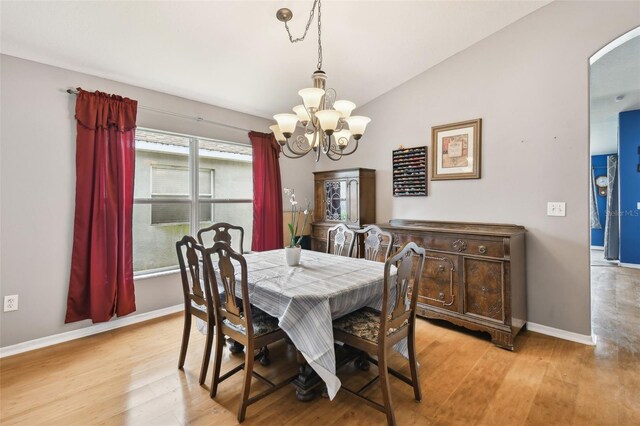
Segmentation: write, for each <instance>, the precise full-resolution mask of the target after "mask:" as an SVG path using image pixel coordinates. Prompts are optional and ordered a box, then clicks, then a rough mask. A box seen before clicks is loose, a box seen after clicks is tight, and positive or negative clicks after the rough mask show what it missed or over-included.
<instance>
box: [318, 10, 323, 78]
mask: <svg viewBox="0 0 640 426" xmlns="http://www.w3.org/2000/svg"><path fill="white" fill-rule="evenodd" d="M321 6H322V3H321V2H320V0H318V69H319V70H321V69H322V10H321Z"/></svg>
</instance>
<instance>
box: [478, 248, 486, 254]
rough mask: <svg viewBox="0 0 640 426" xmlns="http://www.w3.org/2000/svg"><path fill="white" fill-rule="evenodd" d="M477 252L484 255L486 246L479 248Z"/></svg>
mask: <svg viewBox="0 0 640 426" xmlns="http://www.w3.org/2000/svg"><path fill="white" fill-rule="evenodd" d="M478 251H479V252H480V254H485V253H486V252H487V247H486V246H480V247H478Z"/></svg>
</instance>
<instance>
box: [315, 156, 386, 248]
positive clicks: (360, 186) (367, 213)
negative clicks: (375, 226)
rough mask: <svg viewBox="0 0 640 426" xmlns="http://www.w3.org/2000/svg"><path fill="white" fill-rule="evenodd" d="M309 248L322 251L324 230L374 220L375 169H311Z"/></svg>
mask: <svg viewBox="0 0 640 426" xmlns="http://www.w3.org/2000/svg"><path fill="white" fill-rule="evenodd" d="M313 175H314V198H315V200H314V201H315V208H314V210H313V223H312V224H311V249H312V250H315V251H322V252H324V251H326V248H327V229H329V228H331V227H332V226H335V225H336V224H338V223H344V224H345V225H347V226H348V227H349V228H353V229H359V228H361V227H362V226H363V225H365V224H370V223H376V171H375V170H373V169H362V168H356V169H343V170H331V171H326V172H314V173H313Z"/></svg>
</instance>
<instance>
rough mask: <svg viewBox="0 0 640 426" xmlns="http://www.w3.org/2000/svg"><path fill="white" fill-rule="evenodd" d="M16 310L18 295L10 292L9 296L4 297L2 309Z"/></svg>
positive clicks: (6, 310) (7, 310)
mask: <svg viewBox="0 0 640 426" xmlns="http://www.w3.org/2000/svg"><path fill="white" fill-rule="evenodd" d="M17 310H18V295H17V294H12V295H11V296H5V297H4V311H5V312H9V311H17Z"/></svg>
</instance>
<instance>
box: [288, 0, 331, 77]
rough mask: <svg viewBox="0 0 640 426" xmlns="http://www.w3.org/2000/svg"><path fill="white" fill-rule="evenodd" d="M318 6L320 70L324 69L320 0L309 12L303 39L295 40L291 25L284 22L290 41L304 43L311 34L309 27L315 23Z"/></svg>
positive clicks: (316, 0)
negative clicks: (309, 33) (314, 18)
mask: <svg viewBox="0 0 640 426" xmlns="http://www.w3.org/2000/svg"><path fill="white" fill-rule="evenodd" d="M316 5H317V6H318V65H317V67H318V69H319V70H320V69H322V19H321V17H322V11H321V3H320V0H314V2H313V6H311V12H309V20H308V21H307V25H306V26H305V28H304V34H302V37H298V38H293V35H292V34H291V30H290V29H289V24H288V23H287V21H285V22H284V27H285V28H286V30H287V34H288V35H289V41H290V42H291V43H297V42H299V41H304V39H305V37H306V36H307V33H308V32H309V27H310V26H311V22H313V17H314V16H315V12H316Z"/></svg>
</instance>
